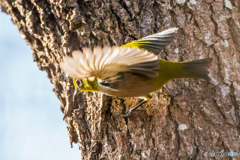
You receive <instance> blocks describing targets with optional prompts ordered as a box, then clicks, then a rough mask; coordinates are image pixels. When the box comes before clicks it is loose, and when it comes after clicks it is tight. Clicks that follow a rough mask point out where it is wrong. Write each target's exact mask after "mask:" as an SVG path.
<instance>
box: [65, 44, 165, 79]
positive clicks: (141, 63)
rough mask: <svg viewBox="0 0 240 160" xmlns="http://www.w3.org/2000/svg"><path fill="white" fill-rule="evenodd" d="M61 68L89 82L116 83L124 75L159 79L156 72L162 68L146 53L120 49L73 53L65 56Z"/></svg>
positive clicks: (152, 56)
mask: <svg viewBox="0 0 240 160" xmlns="http://www.w3.org/2000/svg"><path fill="white" fill-rule="evenodd" d="M60 66H61V67H62V69H63V71H64V72H65V73H68V75H69V76H70V77H72V78H73V77H74V78H76V79H83V78H88V79H89V80H94V78H92V77H97V78H99V79H102V80H105V79H108V80H116V79H117V78H118V74H119V73H121V72H133V73H137V74H141V75H145V76H148V77H156V76H157V75H158V73H157V72H156V71H154V69H158V68H159V67H160V66H159V64H158V57H157V56H156V55H154V54H152V53H150V52H148V51H146V50H142V49H139V48H130V47H124V48H120V47H116V46H115V47H103V48H101V47H95V48H94V49H93V51H92V50H91V49H89V48H83V52H81V51H79V50H78V51H73V52H72V57H64V58H63V62H61V63H60Z"/></svg>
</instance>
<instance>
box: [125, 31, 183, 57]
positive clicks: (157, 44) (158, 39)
mask: <svg viewBox="0 0 240 160" xmlns="http://www.w3.org/2000/svg"><path fill="white" fill-rule="evenodd" d="M177 30H178V28H171V29H167V30H165V31H163V32H159V33H156V34H152V35H149V36H146V37H143V38H141V39H139V40H136V41H133V42H130V43H128V44H125V45H123V46H122V47H138V48H141V49H144V50H147V51H149V52H152V53H154V54H156V55H157V54H159V53H160V51H161V50H162V49H163V48H165V47H166V46H167V45H168V44H169V43H171V42H172V41H173V39H174V37H175V35H176V33H177Z"/></svg>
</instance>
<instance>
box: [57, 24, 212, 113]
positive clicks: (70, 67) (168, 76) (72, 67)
mask: <svg viewBox="0 0 240 160" xmlns="http://www.w3.org/2000/svg"><path fill="white" fill-rule="evenodd" d="M177 31H178V28H170V29H167V30H165V31H163V32H159V33H156V34H152V35H149V36H146V37H143V38H141V39H138V40H135V41H133V42H130V43H127V44H125V45H123V46H120V47H119V46H112V47H110V46H103V47H100V46H96V47H94V48H93V49H91V48H82V51H80V50H75V51H73V52H72V57H69V56H65V57H63V61H62V62H61V63H60V66H61V68H62V70H63V72H64V73H66V74H68V76H69V77H70V78H72V79H73V84H74V86H75V92H74V96H75V95H76V94H77V93H79V92H83V91H87V92H101V93H103V94H106V95H110V96H116V97H139V98H141V99H142V102H140V103H139V104H137V105H136V106H135V107H133V108H131V109H130V110H128V111H127V112H125V114H124V115H123V117H129V116H130V115H131V114H132V112H133V111H134V110H136V109H137V108H138V107H139V106H141V105H142V104H144V103H146V102H147V101H150V100H151V99H152V96H151V93H152V92H155V91H158V90H159V89H160V88H162V87H163V85H164V84H166V83H167V82H169V81H171V80H173V79H178V78H194V79H201V80H205V81H210V77H209V76H208V74H209V71H208V68H209V67H210V64H211V62H212V58H204V59H200V60H193V61H188V62H171V61H166V60H163V59H159V58H158V54H159V53H160V51H161V50H163V49H164V48H165V47H166V46H167V45H168V44H170V43H171V42H172V41H173V39H174V38H175V35H176V34H177ZM73 99H74V98H73Z"/></svg>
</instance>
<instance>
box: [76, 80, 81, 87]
mask: <svg viewBox="0 0 240 160" xmlns="http://www.w3.org/2000/svg"><path fill="white" fill-rule="evenodd" d="M75 83H76V84H77V86H78V87H82V81H81V80H80V79H76V80H75Z"/></svg>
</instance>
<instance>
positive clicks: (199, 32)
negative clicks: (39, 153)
mask: <svg viewBox="0 0 240 160" xmlns="http://www.w3.org/2000/svg"><path fill="white" fill-rule="evenodd" d="M1 9H2V11H4V12H6V13H8V14H10V15H11V16H12V21H13V23H14V24H16V25H17V26H18V29H19V31H20V32H21V33H22V35H23V37H24V38H25V40H26V41H27V42H28V44H29V45H30V46H31V47H32V50H33V58H34V61H36V62H37V64H38V66H39V68H40V69H41V70H45V71H46V72H47V73H48V77H49V79H50V81H51V83H53V84H54V85H55V89H54V91H55V93H56V95H57V97H58V98H59V100H60V101H61V103H62V105H61V110H62V111H63V110H64V108H65V107H70V108H71V109H70V112H69V117H67V118H66V119H65V122H66V123H67V125H68V128H67V129H68V132H69V137H70V142H71V143H78V144H79V148H80V150H81V152H82V157H83V159H123V160H125V159H154V160H155V159H177V158H179V159H210V152H211V151H215V152H220V151H222V152H230V151H233V152H238V151H240V143H239V142H240V123H239V117H240V111H239V109H240V81H239V80H240V72H239V71H240V45H239V44H240V18H239V17H240V2H239V1H237V0H230V1H229V0H215V1H214V0H204V1H195V0H190V1H185V0H181V1H180V0H176V1H175V0H113V1H110V0H48V1H47V0H35V1H34V0H31V1H30V0H15V1H14V0H3V1H1ZM170 27H179V32H178V35H177V37H176V39H175V40H174V42H173V43H172V44H171V45H169V46H168V47H167V48H166V49H165V50H164V51H163V52H161V53H160V55H161V58H163V59H166V60H169V61H188V60H194V59H200V58H203V57H213V59H214V60H213V63H212V66H211V68H210V77H211V82H204V81H200V80H194V79H178V80H174V81H171V82H169V83H168V84H166V85H165V86H164V87H163V88H162V89H161V90H160V91H158V92H155V93H153V94H152V96H153V100H152V101H151V102H148V103H147V104H145V105H143V106H142V108H141V109H139V110H137V111H135V112H134V113H133V115H132V116H131V117H130V118H128V119H124V118H123V117H122V115H123V114H124V113H125V111H126V110H128V109H129V108H131V107H133V106H134V105H135V104H137V103H138V102H139V100H138V99H137V98H117V97H109V96H106V95H102V94H95V93H81V94H80V95H78V97H77V98H76V101H75V103H72V101H71V100H72V96H73V92H74V87H73V85H72V81H71V79H70V78H66V77H65V76H64V73H63V72H62V70H61V68H60V67H59V62H60V61H61V59H62V57H63V56H65V55H71V51H73V50H75V49H80V48H81V47H93V46H96V45H100V46H102V45H123V44H125V43H127V42H130V41H132V40H135V39H138V38H140V37H143V36H146V35H149V34H153V33H156V32H159V31H162V30H164V29H168V28H170ZM57 111H58V109H57V106H56V112H57ZM222 158H224V159H225V158H229V157H222ZM234 158H236V159H237V158H239V156H238V157H233V159H234ZM216 159H221V157H216Z"/></svg>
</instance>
